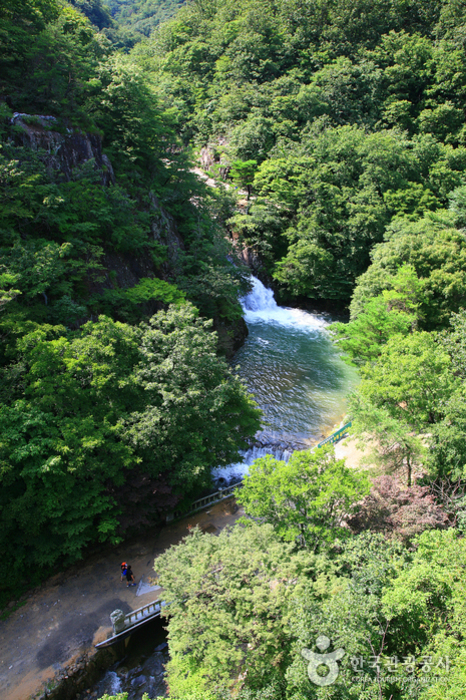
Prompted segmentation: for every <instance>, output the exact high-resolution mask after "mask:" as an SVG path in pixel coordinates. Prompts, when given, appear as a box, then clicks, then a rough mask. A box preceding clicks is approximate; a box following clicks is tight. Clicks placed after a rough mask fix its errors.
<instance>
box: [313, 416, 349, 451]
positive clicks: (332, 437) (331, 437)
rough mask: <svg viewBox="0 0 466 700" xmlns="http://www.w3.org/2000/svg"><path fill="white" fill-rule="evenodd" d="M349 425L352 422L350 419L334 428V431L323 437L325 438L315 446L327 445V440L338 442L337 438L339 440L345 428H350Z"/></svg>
mask: <svg viewBox="0 0 466 700" xmlns="http://www.w3.org/2000/svg"><path fill="white" fill-rule="evenodd" d="M351 425H352V423H351V421H350V422H349V423H346V424H345V425H344V426H343V427H342V428H338V430H335V432H334V433H332V434H331V435H329V436H328V437H327V438H325V440H322V442H319V444H318V445H317V447H323V445H327V443H329V442H331V443H333V444H335V443H336V442H338V440H341V438H342V437H343V435H344V434H345V432H346V431H347V429H348V428H351Z"/></svg>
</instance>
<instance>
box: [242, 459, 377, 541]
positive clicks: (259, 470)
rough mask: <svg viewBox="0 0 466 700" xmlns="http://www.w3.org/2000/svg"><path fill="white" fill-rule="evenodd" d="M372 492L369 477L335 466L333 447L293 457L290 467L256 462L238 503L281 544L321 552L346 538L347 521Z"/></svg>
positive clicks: (341, 464)
mask: <svg viewBox="0 0 466 700" xmlns="http://www.w3.org/2000/svg"><path fill="white" fill-rule="evenodd" d="M368 488H369V487H368V481H367V478H366V477H365V475H364V474H361V473H356V472H354V471H352V470H350V469H348V468H347V467H345V465H344V462H343V460H336V459H335V456H334V454H333V447H331V448H321V449H319V450H316V451H315V452H306V451H303V452H295V453H294V454H293V455H292V456H291V457H290V460H289V462H288V463H285V462H280V461H278V460H276V459H275V458H273V457H271V456H266V457H263V458H261V459H257V460H256V461H255V462H254V464H253V465H252V466H251V468H250V472H249V474H248V475H247V476H246V477H245V479H244V486H243V488H242V489H241V491H240V492H239V494H238V496H237V499H238V502H239V503H240V504H241V505H243V507H244V510H245V512H246V514H247V515H248V516H249V517H251V518H254V519H259V520H260V521H263V522H266V523H270V524H271V525H273V527H274V529H275V531H276V532H277V533H278V534H279V535H280V537H281V538H282V539H283V540H285V541H291V542H295V543H297V544H299V545H300V546H301V547H306V548H309V549H313V550H317V549H318V548H319V547H321V546H324V545H326V544H329V543H331V542H332V541H333V540H335V539H336V538H338V537H339V538H344V537H345V535H347V534H348V531H347V530H346V529H345V527H344V524H345V521H346V520H347V519H348V517H350V516H351V514H352V513H354V512H355V509H357V506H356V504H357V502H358V501H359V500H360V499H361V498H362V497H363V496H364V495H365V494H366V493H367V491H368Z"/></svg>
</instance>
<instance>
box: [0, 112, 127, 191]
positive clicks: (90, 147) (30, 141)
mask: <svg viewBox="0 0 466 700" xmlns="http://www.w3.org/2000/svg"><path fill="white" fill-rule="evenodd" d="M11 125H12V127H14V128H13V129H12V138H13V140H14V142H15V143H16V144H17V145H19V146H26V147H29V148H31V149H33V150H35V151H39V152H40V156H41V158H42V159H43V160H44V162H45V164H46V166H47V168H50V169H51V170H54V171H58V172H60V173H61V174H62V175H63V177H64V179H65V180H69V179H71V173H72V171H73V170H74V168H76V167H78V166H79V165H82V164H83V163H86V162H88V161H90V160H93V161H94V164H95V165H94V167H95V169H96V170H98V171H100V173H101V180H102V184H103V185H109V184H110V183H113V184H114V183H115V174H114V172H113V168H112V164H111V163H110V160H109V158H108V157H107V156H106V155H105V154H104V153H102V139H101V138H100V136H99V135H98V134H88V133H85V132H83V131H81V130H79V129H69V128H66V129H60V130H59V126H58V122H57V120H56V119H55V117H49V116H41V115H29V114H23V113H19V112H15V114H14V115H13V117H12V119H11Z"/></svg>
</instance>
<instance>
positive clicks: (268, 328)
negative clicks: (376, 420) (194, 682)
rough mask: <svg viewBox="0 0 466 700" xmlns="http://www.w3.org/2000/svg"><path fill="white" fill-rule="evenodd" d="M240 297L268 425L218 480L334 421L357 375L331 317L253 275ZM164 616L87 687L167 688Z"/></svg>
mask: <svg viewBox="0 0 466 700" xmlns="http://www.w3.org/2000/svg"><path fill="white" fill-rule="evenodd" d="M252 282H253V289H252V291H251V292H250V293H249V294H248V295H247V296H246V297H245V298H244V299H243V300H242V306H243V310H244V317H245V320H246V323H247V324H248V329H249V336H248V338H247V340H246V342H245V344H244V346H243V347H242V348H241V349H240V350H239V352H238V353H237V354H236V355H235V358H234V363H235V365H236V371H237V374H238V375H239V376H240V377H241V378H242V379H243V381H244V382H245V384H246V385H247V387H248V389H249V391H250V392H251V394H253V395H254V397H255V400H256V401H257V403H258V405H259V406H260V407H261V408H262V410H263V412H264V425H263V428H262V430H261V431H260V432H259V433H258V434H257V435H256V441H255V445H254V447H252V448H251V449H250V450H248V451H247V452H245V453H244V462H243V463H240V464H233V465H230V466H228V467H222V468H218V469H214V477H215V478H216V480H217V481H218V482H219V483H230V482H233V481H237V480H238V479H240V478H241V477H242V476H243V475H244V474H245V473H247V470H248V467H249V466H250V464H251V463H252V462H253V461H254V459H256V458H257V457H261V456H264V455H265V454H273V455H275V456H276V457H277V458H279V459H285V460H287V459H288V458H289V456H290V455H291V454H292V452H293V450H296V449H305V448H306V447H310V446H311V445H313V444H315V443H316V442H317V441H319V440H320V439H321V438H322V437H323V436H324V435H327V434H328V433H329V432H331V430H332V429H333V428H334V427H336V426H337V425H338V424H339V423H340V421H341V420H342V418H343V417H344V415H345V412H346V403H345V396H346V394H347V393H348V391H349V390H350V389H351V387H352V386H353V385H354V384H355V382H356V373H355V370H353V369H352V368H350V367H348V366H347V365H346V364H345V363H344V362H342V360H341V358H340V356H339V355H338V353H337V352H336V350H335V348H334V346H333V345H332V343H331V341H330V337H329V334H328V331H327V327H328V325H329V323H331V321H332V320H333V319H331V318H330V316H328V315H321V314H313V313H307V312H306V311H302V310H300V309H290V308H284V307H281V306H278V305H277V303H276V301H275V299H274V296H273V292H272V291H271V290H270V289H267V288H266V287H264V285H263V284H262V282H260V281H259V280H258V279H256V278H255V277H253V278H252ZM164 640H165V633H164V630H163V625H162V623H161V622H160V621H154V622H153V623H151V624H150V625H148V626H146V627H143V628H141V630H139V631H138V633H137V634H134V635H132V637H131V640H130V645H129V647H128V649H127V650H126V656H125V657H124V658H123V659H121V660H120V661H119V662H118V663H116V664H115V666H114V667H113V668H111V669H109V670H108V671H107V672H106V673H105V674H103V676H102V678H101V679H100V681H99V682H98V683H97V684H96V685H95V686H94V688H92V689H91V692H90V694H88V693H83V694H82V695H80V696H78V697H79V700H83V699H84V698H89V697H91V698H100V697H101V696H102V695H103V694H104V693H109V694H115V693H119V692H120V693H121V692H126V693H128V700H140V698H142V695H143V693H144V692H147V693H148V694H149V697H151V698H152V697H157V696H163V695H166V693H167V691H166V687H165V683H164V664H165V663H166V661H167V659H168V650H167V648H166V645H164Z"/></svg>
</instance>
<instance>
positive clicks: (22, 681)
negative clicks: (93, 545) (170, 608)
mask: <svg viewBox="0 0 466 700" xmlns="http://www.w3.org/2000/svg"><path fill="white" fill-rule="evenodd" d="M241 515H243V511H242V509H238V508H237V506H236V504H235V501H234V499H233V498H229V499H228V500H225V501H223V502H221V503H218V504H216V505H214V506H211V507H210V508H209V509H208V510H207V511H203V512H200V513H196V514H194V515H191V516H188V517H186V518H184V519H183V520H180V521H177V522H176V523H173V524H171V525H167V526H165V527H163V528H162V529H161V530H159V531H158V532H157V533H155V534H151V535H147V536H145V537H144V536H143V537H141V538H139V540H138V541H137V542H135V541H132V542H131V543H129V544H128V543H126V544H124V543H123V544H122V545H120V546H118V547H116V548H112V550H111V551H110V552H109V554H108V555H96V556H95V557H92V558H91V559H90V560H88V561H84V562H82V563H81V564H79V565H78V566H75V567H73V568H72V569H69V570H67V571H65V572H63V573H61V574H57V575H56V576H54V577H53V578H51V579H49V580H48V581H46V582H45V583H44V584H43V585H42V586H41V587H40V588H39V589H36V590H35V591H34V592H33V593H32V594H31V595H30V596H29V597H28V598H27V599H26V603H25V605H23V606H22V607H20V608H19V609H18V610H15V611H14V612H13V613H12V614H11V615H10V616H9V617H8V618H7V619H6V620H3V621H0V698H1V700H27V699H28V698H30V697H31V696H33V695H35V694H36V693H38V692H39V691H40V690H42V688H43V686H44V683H49V682H53V680H54V679H56V678H57V677H59V676H60V675H62V674H63V673H66V670H67V669H69V668H70V667H71V666H72V665H73V663H76V662H77V660H78V661H79V659H80V658H81V657H82V656H83V655H87V654H89V653H93V651H94V644H96V643H97V642H100V641H103V640H104V639H106V638H107V635H108V633H109V632H110V631H111V623H110V617H109V616H110V613H111V612H112V611H113V610H115V609H116V608H119V609H120V610H123V612H125V613H127V612H129V611H130V610H135V609H137V608H140V607H142V606H143V605H145V604H147V603H150V602H151V601H152V600H156V599H157V598H158V597H160V594H161V591H160V589H159V590H158V591H149V592H147V593H142V594H141V595H137V593H138V592H141V588H139V587H138V586H134V587H131V588H127V587H126V581H124V582H121V581H120V563H121V562H122V561H126V562H128V563H129V564H131V567H132V570H133V573H134V577H135V581H136V583H137V584H139V582H140V581H141V578H142V577H144V578H143V582H144V583H145V582H148V577H149V576H153V575H154V568H153V567H154V559H155V557H156V556H157V555H158V554H161V552H163V551H164V550H165V549H167V548H168V547H169V546H170V545H172V544H176V543H177V542H179V541H180V540H181V539H182V538H183V537H185V536H186V535H187V534H188V533H189V530H190V529H191V528H192V527H194V526H195V525H199V527H201V529H202V530H203V531H204V532H219V531H220V530H222V529H223V528H224V527H225V526H227V525H232V524H233V523H234V522H235V521H236V520H237V519H238V518H239V517H240V516H241ZM96 653H99V652H96Z"/></svg>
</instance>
